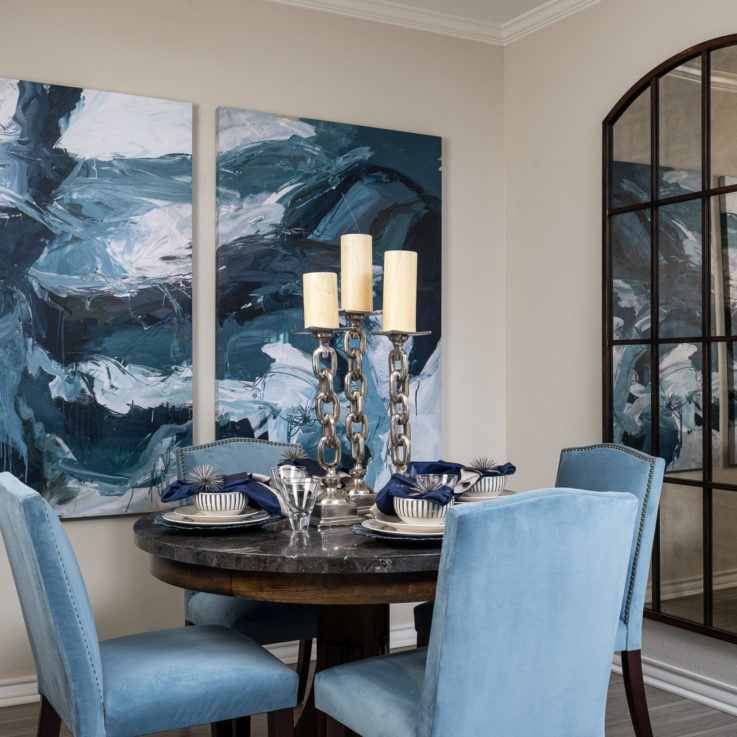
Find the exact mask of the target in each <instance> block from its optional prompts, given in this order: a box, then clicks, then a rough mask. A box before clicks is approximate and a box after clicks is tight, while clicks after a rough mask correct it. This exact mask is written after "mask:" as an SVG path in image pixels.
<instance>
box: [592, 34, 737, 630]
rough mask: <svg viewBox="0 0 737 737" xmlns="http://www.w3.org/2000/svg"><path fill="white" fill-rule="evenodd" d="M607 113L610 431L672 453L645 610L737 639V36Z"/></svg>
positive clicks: (645, 81)
mask: <svg viewBox="0 0 737 737" xmlns="http://www.w3.org/2000/svg"><path fill="white" fill-rule="evenodd" d="M603 127H604V187H603V197H604V207H603V210H604V215H603V226H604V227H603V231H604V288H603V292H604V326H603V333H604V342H603V353H604V396H603V402H604V428H603V434H604V439H605V440H608V441H614V442H621V443H624V444H625V445H628V446H631V447H633V448H638V449H640V450H644V451H646V452H648V453H653V454H655V455H660V456H663V457H664V458H665V460H666V475H665V481H664V485H663V494H662V499H661V506H660V518H659V524H658V532H657V535H656V540H655V547H654V550H653V562H652V568H651V576H650V592H649V597H648V601H647V604H646V614H647V616H650V617H652V618H655V619H660V620H663V621H667V622H670V623H673V624H677V625H679V626H683V627H686V628H688V629H694V630H697V631H700V632H706V633H708V634H711V635H713V636H715V637H721V638H723V639H727V640H731V641H733V642H737V534H736V533H737V426H736V423H735V419H736V418H737V35H734V36H725V37H723V38H718V39H715V40H713V41H709V42H706V43H704V44H701V45H699V46H696V47H694V48H692V49H688V50H687V51H685V52H683V53H682V54H679V55H678V56H675V57H673V58H671V59H669V60H667V61H666V62H664V63H663V64H661V65H660V66H659V67H657V68H656V69H654V70H653V71H652V72H650V73H649V74H648V75H646V76H645V77H643V78H642V79H641V80H640V81H638V82H637V83H636V84H635V85H634V86H633V87H632V88H631V89H630V90H629V91H628V92H627V93H626V94H625V95H624V97H622V99H621V100H620V101H619V102H618V103H617V104H616V105H615V106H614V108H613V109H612V111H611V112H610V113H609V115H608V116H607V117H606V119H605V120H604V124H603Z"/></svg>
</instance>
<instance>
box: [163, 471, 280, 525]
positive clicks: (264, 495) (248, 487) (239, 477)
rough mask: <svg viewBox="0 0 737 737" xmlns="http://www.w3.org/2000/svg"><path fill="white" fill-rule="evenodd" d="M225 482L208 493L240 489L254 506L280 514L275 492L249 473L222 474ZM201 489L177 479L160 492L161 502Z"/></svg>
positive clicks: (184, 496)
mask: <svg viewBox="0 0 737 737" xmlns="http://www.w3.org/2000/svg"><path fill="white" fill-rule="evenodd" d="M223 481H224V482H225V483H224V485H223V488H222V489H218V490H217V491H211V492H209V493H210V494H219V493H222V492H224V491H242V492H243V493H244V494H248V497H249V499H250V500H251V502H252V503H253V504H255V505H256V506H259V507H261V509H263V510H265V511H267V512H269V513H271V514H278V515H281V513H282V512H281V507H280V506H279V500H278V499H277V498H276V494H275V493H274V492H273V491H272V490H271V489H270V488H269V487H268V486H266V485H265V484H262V483H261V482H260V481H255V480H254V479H253V476H252V475H251V474H250V473H235V474H231V475H229V476H224V477H223ZM200 491H201V489H199V488H198V487H197V486H193V485H192V484H188V483H187V482H186V481H180V480H179V479H177V480H176V481H175V482H174V483H173V484H171V485H169V486H167V487H166V489H164V491H162V492H161V501H162V502H176V501H179V500H180V499H185V498H186V497H188V496H192V495H193V494H199V493H200Z"/></svg>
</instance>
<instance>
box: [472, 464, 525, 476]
mask: <svg viewBox="0 0 737 737" xmlns="http://www.w3.org/2000/svg"><path fill="white" fill-rule="evenodd" d="M516 470H517V467H516V466H515V465H513V464H512V463H505V464H504V465H503V466H494V468H490V469H489V470H488V471H484V472H483V473H482V474H481V478H482V479H484V478H487V477H488V476H511V475H512V474H513V473H514V472H515V471H516Z"/></svg>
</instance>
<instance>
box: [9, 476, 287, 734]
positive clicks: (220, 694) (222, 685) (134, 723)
mask: <svg viewBox="0 0 737 737" xmlns="http://www.w3.org/2000/svg"><path fill="white" fill-rule="evenodd" d="M0 529H1V530H2V534H3V538H4V540H5V548H6V550H7V553H8V558H9V560H10V567H11V570H12V571H13V577H14V579H15V585H16V589H17V591H18V597H19V599H20V603H21V608H22V610H23V617H24V619H25V623H26V629H27V632H28V637H29V639H30V642H31V648H32V650H33V657H34V660H35V663H36V672H37V676H38V690H39V693H40V694H41V715H40V719H39V729H38V734H39V736H40V737H58V734H59V729H60V721H61V720H63V721H64V723H65V724H66V725H67V727H68V728H69V730H70V731H71V732H72V734H73V735H74V737H134V735H143V734H149V733H151V732H160V731H163V730H170V729H179V728H183V727H189V726H192V725H195V724H204V723H215V724H219V725H225V724H226V723H229V722H230V721H231V720H238V718H241V717H245V716H247V715H250V714H256V713H262V712H269V721H270V725H271V729H272V732H274V733H275V734H278V735H283V737H287V736H288V735H293V734H294V727H293V724H292V707H293V706H295V705H296V703H297V681H298V679H297V674H296V673H294V672H293V671H292V670H291V669H290V668H288V667H287V666H286V665H284V664H283V663H281V662H280V661H279V660H277V658H275V657H273V656H272V655H271V654H269V653H268V652H267V651H266V650H264V649H263V648H262V647H261V646H260V645H257V644H256V643H255V642H253V641H252V640H250V639H248V638H247V637H244V636H243V635H240V634H238V633H237V632H233V631H232V630H229V629H227V628H225V627H177V628H175V629H168V630H160V631H156V632H145V633H142V634H138V635H127V636H125V637H116V638H114V639H111V640H104V641H102V642H99V641H98V639H97V631H96V629H95V622H94V619H93V616H92V609H91V607H90V602H89V599H88V597H87V590H86V588H85V585H84V581H83V580H82V574H81V572H80V570H79V566H78V564H77V559H76V557H75V555H74V551H73V550H72V547H71V545H70V544H69V540H68V538H67V536H66V533H65V532H64V528H63V527H62V525H61V523H60V522H59V520H58V518H57V517H56V515H55V514H54V512H53V510H52V509H51V507H50V506H49V505H48V504H47V502H46V501H45V500H44V499H42V498H41V496H40V495H39V494H38V493H37V492H35V491H33V490H32V489H29V488H28V487H27V486H25V485H24V484H23V483H21V482H20V481H19V480H18V479H16V478H15V477H14V476H12V475H11V474H9V473H1V474H0ZM221 733H222V734H225V733H226V731H225V729H222V730H221Z"/></svg>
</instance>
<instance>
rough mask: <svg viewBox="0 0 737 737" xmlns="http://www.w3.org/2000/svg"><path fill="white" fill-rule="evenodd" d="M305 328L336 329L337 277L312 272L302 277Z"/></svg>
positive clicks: (320, 272)
mask: <svg viewBox="0 0 737 737" xmlns="http://www.w3.org/2000/svg"><path fill="white" fill-rule="evenodd" d="M302 294H303V295H304V306H305V327H306V328H327V329H332V330H335V329H336V328H337V327H338V275H337V274H334V273H333V272H330V271H313V272H311V273H308V274H303V275H302Z"/></svg>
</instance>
